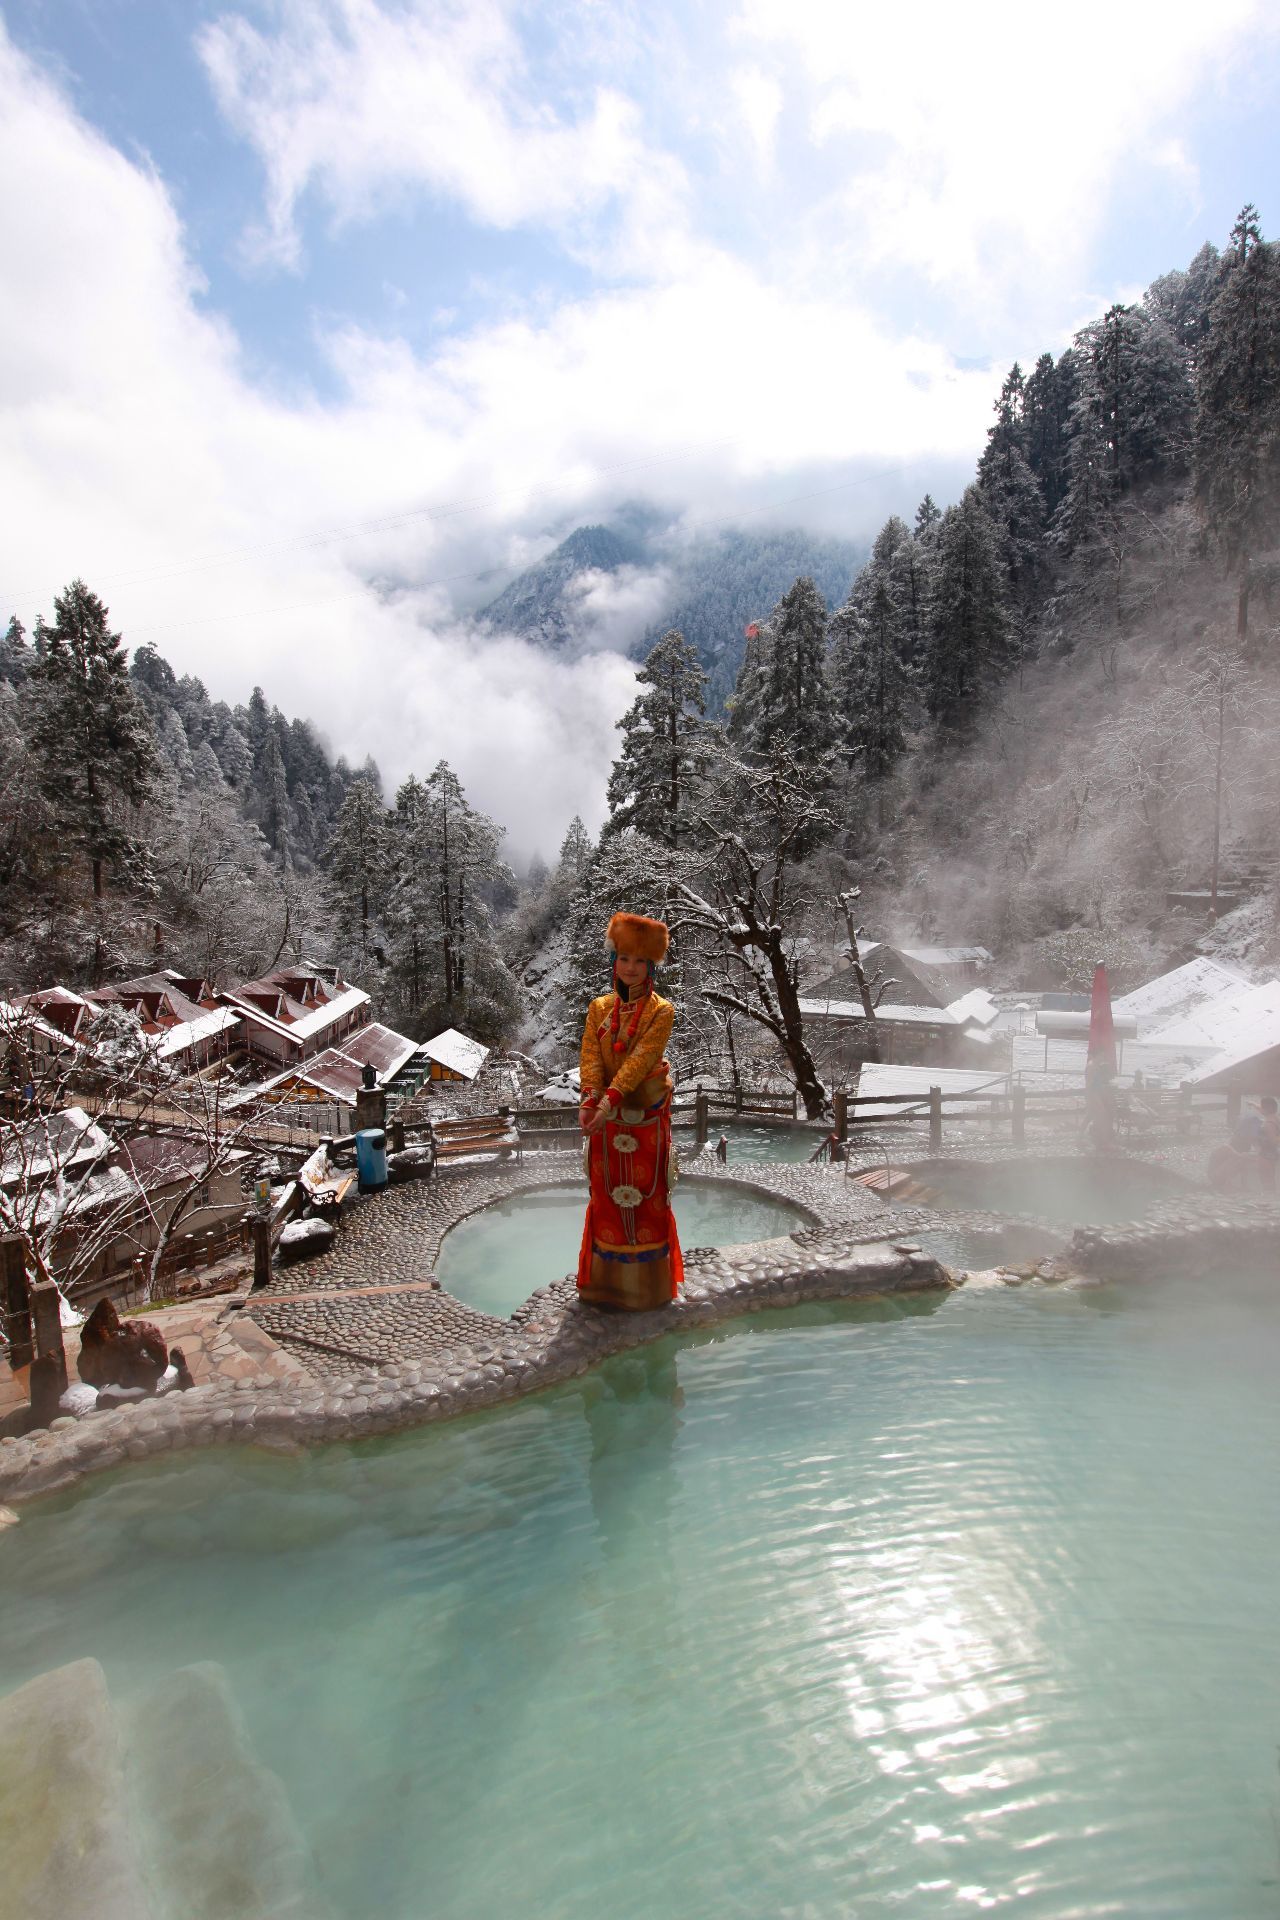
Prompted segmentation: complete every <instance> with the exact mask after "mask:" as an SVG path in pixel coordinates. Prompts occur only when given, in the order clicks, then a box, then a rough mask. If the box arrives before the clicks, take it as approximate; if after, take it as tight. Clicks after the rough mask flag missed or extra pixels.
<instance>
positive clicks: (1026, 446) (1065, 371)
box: [1022, 351, 1075, 520]
mask: <svg viewBox="0 0 1280 1920" xmlns="http://www.w3.org/2000/svg"><path fill="white" fill-rule="evenodd" d="M1074 404H1075V358H1074V355H1073V354H1072V353H1071V352H1070V351H1068V352H1067V353H1064V354H1063V356H1062V358H1061V359H1060V360H1059V361H1058V363H1057V365H1056V366H1055V365H1054V359H1053V355H1052V354H1051V353H1042V354H1041V355H1040V358H1039V359H1038V360H1037V361H1036V364H1035V367H1034V369H1033V371H1032V373H1031V375H1030V377H1029V378H1028V380H1027V383H1026V386H1025V387H1024V389H1023V395H1022V427H1023V448H1022V450H1023V452H1024V453H1025V455H1026V459H1027V465H1028V466H1029V467H1030V469H1031V471H1032V473H1033V474H1034V475H1035V477H1036V480H1037V481H1038V483H1039V486H1040V491H1041V494H1042V495H1043V497H1044V507H1045V517H1046V519H1050V520H1051V519H1052V518H1053V516H1054V514H1055V513H1056V512H1057V510H1058V507H1059V506H1060V504H1061V502H1062V500H1063V498H1064V497H1065V495H1066V491H1067V452H1068V447H1069V445H1070V440H1071V409H1072V407H1073V405H1074Z"/></svg>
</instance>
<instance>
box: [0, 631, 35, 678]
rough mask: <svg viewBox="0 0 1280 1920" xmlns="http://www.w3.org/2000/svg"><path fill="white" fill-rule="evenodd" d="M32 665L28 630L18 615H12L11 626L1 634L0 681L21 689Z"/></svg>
mask: <svg viewBox="0 0 1280 1920" xmlns="http://www.w3.org/2000/svg"><path fill="white" fill-rule="evenodd" d="M31 663H32V653H31V648H30V647H29V646H28V645H27V630H26V628H25V627H24V626H23V624H22V622H21V620H19V618H18V616H17V614H16V613H15V614H11V615H10V617H9V624H8V626H7V627H6V628H5V631H4V633H3V634H0V680H4V681H7V682H8V684H9V685H10V686H11V687H20V686H21V685H22V683H23V681H24V680H25V679H26V677H27V674H28V671H29V670H30V667H31Z"/></svg>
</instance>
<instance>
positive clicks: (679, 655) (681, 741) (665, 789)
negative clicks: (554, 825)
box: [579, 627, 707, 847]
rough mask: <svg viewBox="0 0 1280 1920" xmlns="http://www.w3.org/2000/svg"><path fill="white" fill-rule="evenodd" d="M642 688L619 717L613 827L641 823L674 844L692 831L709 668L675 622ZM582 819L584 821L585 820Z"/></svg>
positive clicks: (644, 673)
mask: <svg viewBox="0 0 1280 1920" xmlns="http://www.w3.org/2000/svg"><path fill="white" fill-rule="evenodd" d="M636 679H637V681H638V683H639V687H640V691H639V693H638V694H637V695H636V698H635V700H634V701H633V702H632V704H631V706H630V707H628V709H627V711H626V713H624V714H623V716H622V718H621V720H619V722H618V729H619V731H620V732H621V734H622V745H621V747H620V749H619V752H618V757H617V759H616V760H615V761H614V763H613V770H612V772H611V773H610V775H609V820H608V824H607V825H606V828H605V832H606V833H610V834H612V833H620V832H622V831H623V829H624V828H626V827H634V828H635V829H636V830H637V832H639V833H643V834H645V835H647V836H648V838H649V839H651V840H660V841H662V842H663V843H664V845H666V846H669V847H675V846H679V845H680V843H681V840H682V839H683V838H684V837H685V833H686V828H687V814H688V810H689V801H690V795H689V787H690V783H691V782H692V780H693V779H694V778H695V774H696V766H697V758H698V750H699V744H700V742H701V740H702V738H703V734H704V727H703V715H704V714H705V712H706V705H707V700H706V690H707V676H706V674H705V673H704V672H703V671H702V664H701V662H700V660H699V658H698V650H697V648H696V647H691V646H690V645H689V643H688V641H687V640H686V639H685V637H684V635H683V634H682V633H679V632H677V631H676V629H675V628H674V627H673V628H672V629H671V630H670V631H669V632H667V633H664V634H663V636H662V638H661V640H659V641H658V643H657V645H656V646H655V647H654V648H653V649H652V651H651V652H650V653H649V655H648V657H647V659H646V660H645V663H644V665H643V666H642V667H641V669H640V671H639V673H638V674H637V675H636ZM579 824H580V823H579Z"/></svg>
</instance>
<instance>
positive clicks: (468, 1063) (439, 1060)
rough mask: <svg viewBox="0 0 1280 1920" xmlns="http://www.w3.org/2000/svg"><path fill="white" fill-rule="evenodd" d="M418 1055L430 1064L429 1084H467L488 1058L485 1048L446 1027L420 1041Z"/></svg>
mask: <svg viewBox="0 0 1280 1920" xmlns="http://www.w3.org/2000/svg"><path fill="white" fill-rule="evenodd" d="M422 1051H423V1053H424V1054H425V1055H426V1057H427V1059H428V1060H429V1061H430V1062H431V1078H432V1079H433V1080H465V1081H468V1082H470V1081H472V1080H474V1079H475V1078H476V1076H477V1074H478V1073H479V1072H480V1069H481V1067H482V1066H483V1065H484V1063H485V1061H486V1060H487V1059H488V1058H489V1049H488V1047H485V1046H481V1044H480V1042H479V1041H478V1040H472V1039H471V1038H470V1037H469V1036H468V1035H467V1034H465V1033H459V1032H458V1029H457V1028H456V1027H446V1028H445V1030H444V1032H443V1033H438V1034H436V1036H435V1038H434V1039H432V1040H427V1041H424V1042H423V1046H422Z"/></svg>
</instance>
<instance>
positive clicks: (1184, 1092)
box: [1177, 1080, 1191, 1133]
mask: <svg viewBox="0 0 1280 1920" xmlns="http://www.w3.org/2000/svg"><path fill="white" fill-rule="evenodd" d="M1177 1124H1178V1132H1179V1133H1190V1131H1191V1088H1190V1086H1189V1084H1188V1083H1187V1081H1185V1080H1184V1081H1183V1082H1182V1085H1181V1086H1180V1087H1179V1088H1178V1123H1177Z"/></svg>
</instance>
